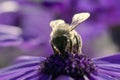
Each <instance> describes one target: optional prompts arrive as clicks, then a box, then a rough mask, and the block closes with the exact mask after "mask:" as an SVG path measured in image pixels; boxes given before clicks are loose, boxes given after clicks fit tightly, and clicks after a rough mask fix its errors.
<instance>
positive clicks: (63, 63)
mask: <svg viewBox="0 0 120 80" xmlns="http://www.w3.org/2000/svg"><path fill="white" fill-rule="evenodd" d="M119 57H120V54H117V55H113V56H108V57H104V58H98V59H93V60H90V59H89V58H88V57H87V56H85V55H78V54H68V53H66V54H53V55H51V56H50V57H48V58H45V57H30V56H23V57H19V58H18V59H17V61H16V63H15V64H14V65H13V66H10V67H8V68H5V69H1V70H0V79H2V80H8V79H9V80H16V79H19V80H33V79H34V80H53V79H55V80H74V79H75V80H78V79H79V80H107V79H108V80H117V79H120V58H119Z"/></svg>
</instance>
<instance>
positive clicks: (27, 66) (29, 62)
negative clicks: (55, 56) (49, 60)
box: [0, 56, 45, 80]
mask: <svg viewBox="0 0 120 80" xmlns="http://www.w3.org/2000/svg"><path fill="white" fill-rule="evenodd" d="M33 59H34V60H33ZM44 59H45V58H43V57H42V58H40V57H28V56H27V57H21V58H19V59H18V62H19V63H17V64H14V65H13V66H10V67H8V68H5V69H2V70H0V79H2V80H30V79H29V78H31V80H32V78H33V79H34V80H35V79H37V78H38V77H39V76H40V75H39V73H38V72H39V67H40V66H39V63H40V62H41V61H43V60H44Z"/></svg>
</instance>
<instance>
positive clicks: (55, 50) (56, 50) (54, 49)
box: [51, 42, 60, 54]
mask: <svg viewBox="0 0 120 80" xmlns="http://www.w3.org/2000/svg"><path fill="white" fill-rule="evenodd" d="M51 46H52V49H53V52H54V53H55V54H59V53H60V52H59V50H58V49H57V48H56V47H55V46H54V44H53V43H52V42H51Z"/></svg>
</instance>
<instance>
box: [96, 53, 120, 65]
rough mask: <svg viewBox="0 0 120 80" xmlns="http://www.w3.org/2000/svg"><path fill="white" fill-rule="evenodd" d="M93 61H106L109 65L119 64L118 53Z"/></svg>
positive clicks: (119, 56) (119, 55) (119, 54)
mask: <svg viewBox="0 0 120 80" xmlns="http://www.w3.org/2000/svg"><path fill="white" fill-rule="evenodd" d="M94 60H101V61H107V62H111V63H119V64H120V53H118V54H116V55H112V56H107V57H103V58H98V59H94Z"/></svg>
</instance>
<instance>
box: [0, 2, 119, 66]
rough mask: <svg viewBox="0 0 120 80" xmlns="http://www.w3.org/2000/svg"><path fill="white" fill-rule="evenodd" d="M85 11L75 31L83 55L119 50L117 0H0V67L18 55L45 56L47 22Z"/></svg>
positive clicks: (69, 17) (66, 18)
mask: <svg viewBox="0 0 120 80" xmlns="http://www.w3.org/2000/svg"><path fill="white" fill-rule="evenodd" d="M80 12H89V13H90V14H91V16H90V18H89V19H88V20H86V21H85V22H83V23H81V24H80V25H79V26H78V27H77V28H76V31H77V32H78V33H79V34H80V35H81V37H82V39H83V50H82V52H83V53H84V54H87V55H89V56H90V57H102V56H107V55H112V54H116V53H117V52H119V51H120V0H111V1H109V0H0V67H4V66H6V65H9V64H10V63H11V62H13V60H14V59H15V58H16V57H18V56H21V55H32V56H33V55H34V56H46V57H47V56H49V55H50V54H53V51H52V48H51V46H50V43H49V39H50V36H49V35H50V32H51V28H50V26H49V22H50V21H51V20H55V19H64V20H65V22H67V23H71V19H72V16H73V15H74V14H76V13H80Z"/></svg>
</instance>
